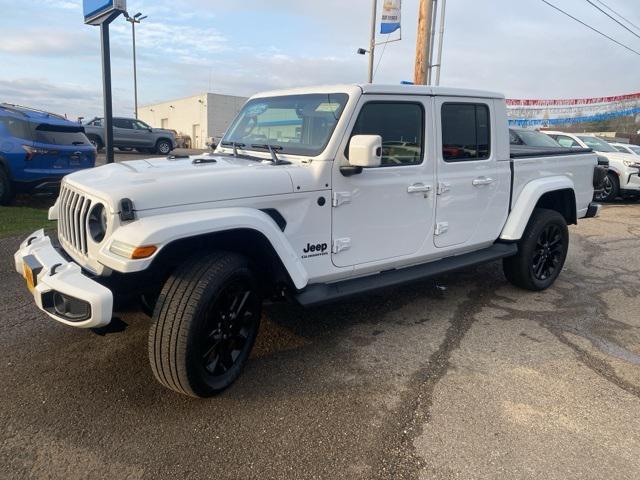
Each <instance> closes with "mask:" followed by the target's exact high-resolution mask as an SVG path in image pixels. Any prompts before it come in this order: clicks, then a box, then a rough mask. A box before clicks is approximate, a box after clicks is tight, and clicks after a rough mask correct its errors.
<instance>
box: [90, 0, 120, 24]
mask: <svg viewBox="0 0 640 480" xmlns="http://www.w3.org/2000/svg"><path fill="white" fill-rule="evenodd" d="M82 8H83V12H84V23H86V24H88V25H100V24H102V23H103V22H105V21H111V20H113V17H114V16H118V15H120V13H122V12H126V11H127V0H83V2H82Z"/></svg>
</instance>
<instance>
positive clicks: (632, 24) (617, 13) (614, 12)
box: [596, 0, 640, 31]
mask: <svg viewBox="0 0 640 480" xmlns="http://www.w3.org/2000/svg"><path fill="white" fill-rule="evenodd" d="M596 2H598V3H599V4H600V5H602V6H603V7H605V8H606V9H607V10H609V11H610V12H612V13H613V14H614V15H617V16H618V17H619V18H621V19H622V20H624V21H625V22H626V23H628V24H629V25H631V26H632V27H633V28H635V29H636V30H638V31H640V27H639V26H638V25H636V24H635V23H633V22H632V21H631V20H629V19H628V18H626V17H625V16H624V15H622V14H621V13H620V12H616V11H615V10H614V9H613V8H611V7H610V6H609V5H607V4H606V3H604V2H603V1H602V0H596Z"/></svg>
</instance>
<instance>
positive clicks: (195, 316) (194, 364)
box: [149, 252, 262, 397]
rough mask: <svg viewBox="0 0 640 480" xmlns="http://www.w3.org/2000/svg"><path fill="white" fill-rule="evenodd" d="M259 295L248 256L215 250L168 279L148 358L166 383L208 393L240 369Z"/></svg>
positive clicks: (253, 336)
mask: <svg viewBox="0 0 640 480" xmlns="http://www.w3.org/2000/svg"><path fill="white" fill-rule="evenodd" d="M261 308H262V297H261V295H260V292H259V285H258V282H257V281H256V277H255V275H254V273H253V272H252V270H251V269H250V267H249V263H248V260H247V259H246V258H245V257H243V256H241V255H238V254H235V253H226V252H218V253H215V254H211V255H209V256H206V257H205V258H197V259H193V260H192V261H190V262H187V263H186V264H185V265H183V266H182V267H181V268H179V269H178V270H177V271H176V272H174V274H173V275H172V276H171V277H170V278H169V280H167V282H166V284H165V286H164V288H163V290H162V292H161V293H160V296H159V298H158V301H157V303H156V306H155V311H154V315H153V319H154V324H153V325H152V326H151V329H150V332H149V360H150V362H151V367H152V370H153V373H154V375H155V377H156V379H157V380H158V381H159V382H160V383H161V384H163V385H164V386H165V387H167V388H170V389H172V390H175V391H176V392H179V393H183V394H185V395H191V396H194V397H208V396H211V395H214V394H216V393H218V392H221V391H222V390H224V389H225V388H227V387H228V386H229V385H231V384H232V383H233V382H234V381H235V380H236V379H237V378H238V376H239V375H240V373H241V371H242V368H243V367H244V365H245V363H246V361H247V359H248V358H249V354H250V352H251V349H252V348H253V344H254V342H255V339H256V336H257V334H258V327H259V324H260V314H261Z"/></svg>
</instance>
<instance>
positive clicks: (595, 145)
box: [577, 135, 617, 153]
mask: <svg viewBox="0 0 640 480" xmlns="http://www.w3.org/2000/svg"><path fill="white" fill-rule="evenodd" d="M577 137H578V138H579V139H580V140H582V141H583V142H584V143H586V144H587V147H589V148H590V149H592V150H595V151H596V152H605V153H606V152H617V150H616V149H615V148H613V147H612V146H611V145H609V144H608V143H607V142H605V141H604V140H602V139H600V138H598V137H590V136H587V135H578V136H577Z"/></svg>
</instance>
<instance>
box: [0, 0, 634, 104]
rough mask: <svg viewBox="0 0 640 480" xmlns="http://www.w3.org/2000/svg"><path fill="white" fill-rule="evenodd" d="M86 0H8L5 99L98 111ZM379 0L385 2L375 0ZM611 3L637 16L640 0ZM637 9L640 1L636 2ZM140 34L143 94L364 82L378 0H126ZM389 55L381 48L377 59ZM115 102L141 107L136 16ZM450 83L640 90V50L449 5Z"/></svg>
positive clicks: (392, 59)
mask: <svg viewBox="0 0 640 480" xmlns="http://www.w3.org/2000/svg"><path fill="white" fill-rule="evenodd" d="M550 1H551V2H552V3H556V4H557V5H559V6H561V7H562V8H563V9H565V10H568V11H570V12H571V13H572V14H574V15H575V16H577V17H579V18H580V19H582V20H584V21H586V22H587V23H590V24H592V25H594V26H596V27H598V28H599V29H601V30H603V31H604V32H606V33H608V34H609V35H611V36H614V37H615V38H616V39H618V40H619V41H621V42H623V43H626V44H628V45H630V46H631V47H633V48H634V49H636V50H638V51H640V38H638V37H635V36H633V35H632V34H631V33H629V32H627V31H625V30H624V29H623V28H621V27H620V26H618V25H616V24H615V23H614V22H613V21H611V20H609V19H608V18H606V17H605V16H604V15H602V14H601V13H599V12H598V11H597V10H595V9H594V8H593V7H592V6H590V5H589V4H588V3H587V2H586V1H585V0H550ZM81 3H82V2H81V0H21V1H20V2H16V1H15V0H0V102H1V101H5V102H11V103H19V104H25V105H30V106H34V107H40V108H45V109H49V110H52V111H54V112H58V113H67V114H68V115H69V116H70V117H75V116H78V115H82V116H85V117H89V116H93V115H99V114H101V113H102V97H101V95H102V83H101V81H102V80H101V72H100V50H99V29H98V28H97V27H91V26H85V25H84V24H83V20H82V7H81ZM379 3H382V2H379ZM606 3H607V4H608V5H610V6H612V7H613V8H615V9H616V10H618V11H620V12H621V13H623V14H624V15H625V16H627V18H629V19H630V20H631V21H632V22H634V23H636V24H637V25H640V9H638V8H637V4H638V0H606ZM634 7H635V8H634ZM128 8H129V11H130V12H131V13H135V12H137V11H141V12H143V13H144V14H146V15H149V18H148V19H146V20H145V21H144V22H143V24H142V25H140V26H139V27H138V29H137V40H138V74H139V77H138V78H139V97H140V103H141V104H145V103H153V102H156V101H161V100H168V99H172V98H177V97H184V96H188V95H192V94H196V93H200V92H204V91H212V92H218V93H226V94H237V95H246V96H248V95H251V94H252V93H255V92H257V91H260V90H264V89H274V88H282V87H291V86H303V85H311V84H319V83H351V82H362V81H365V80H366V72H367V59H366V57H363V56H359V55H356V54H355V51H356V49H357V48H358V47H366V46H367V43H368V32H369V28H370V17H369V16H370V10H371V1H370V0H347V1H345V0H264V1H259V0H235V1H233V2H230V1H224V2H222V1H218V0H172V1H169V0H153V1H152V0H128ZM417 9H418V0H404V1H403V31H402V36H403V39H402V41H401V42H398V43H394V44H390V45H388V47H387V48H386V51H385V52H384V56H383V57H382V61H381V63H380V66H379V69H378V71H377V75H376V78H375V82H377V83H391V84H397V83H399V82H400V81H401V80H411V79H412V78H413V60H414V53H415V40H416V23H417V20H416V18H417ZM380 53H381V48H380V50H379V51H378V54H380ZM112 63H113V83H114V84H113V93H114V111H115V113H116V114H123V115H129V114H132V112H133V77H132V65H131V63H132V60H131V32H130V25H129V24H128V23H126V22H125V20H124V19H123V18H119V19H118V20H116V21H115V22H114V24H113V26H112ZM441 83H442V84H443V85H448V86H456V87H472V88H482V89H489V90H496V91H501V92H504V93H505V94H506V95H507V96H508V97H511V98H567V97H585V96H587V97H589V96H606V95H616V94H623V93H630V92H637V91H640V57H639V56H637V55H634V54H633V53H631V52H629V51H627V50H625V49H623V48H621V47H619V46H616V45H615V44H613V43H611V42H609V41H608V40H606V39H604V38H602V37H600V36H598V35H597V34H596V33H594V32H592V31H590V30H588V29H587V28H585V27H583V26H582V25H579V24H577V23H575V22H573V21H572V20H570V19H569V18H567V17H564V16H562V15H561V14H560V13H558V12H556V11H554V10H553V9H551V8H550V7H548V6H547V5H545V4H544V3H543V2H542V1H540V0H449V1H448V11H447V23H446V35H445V43H444V58H443V70H442V81H441Z"/></svg>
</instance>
